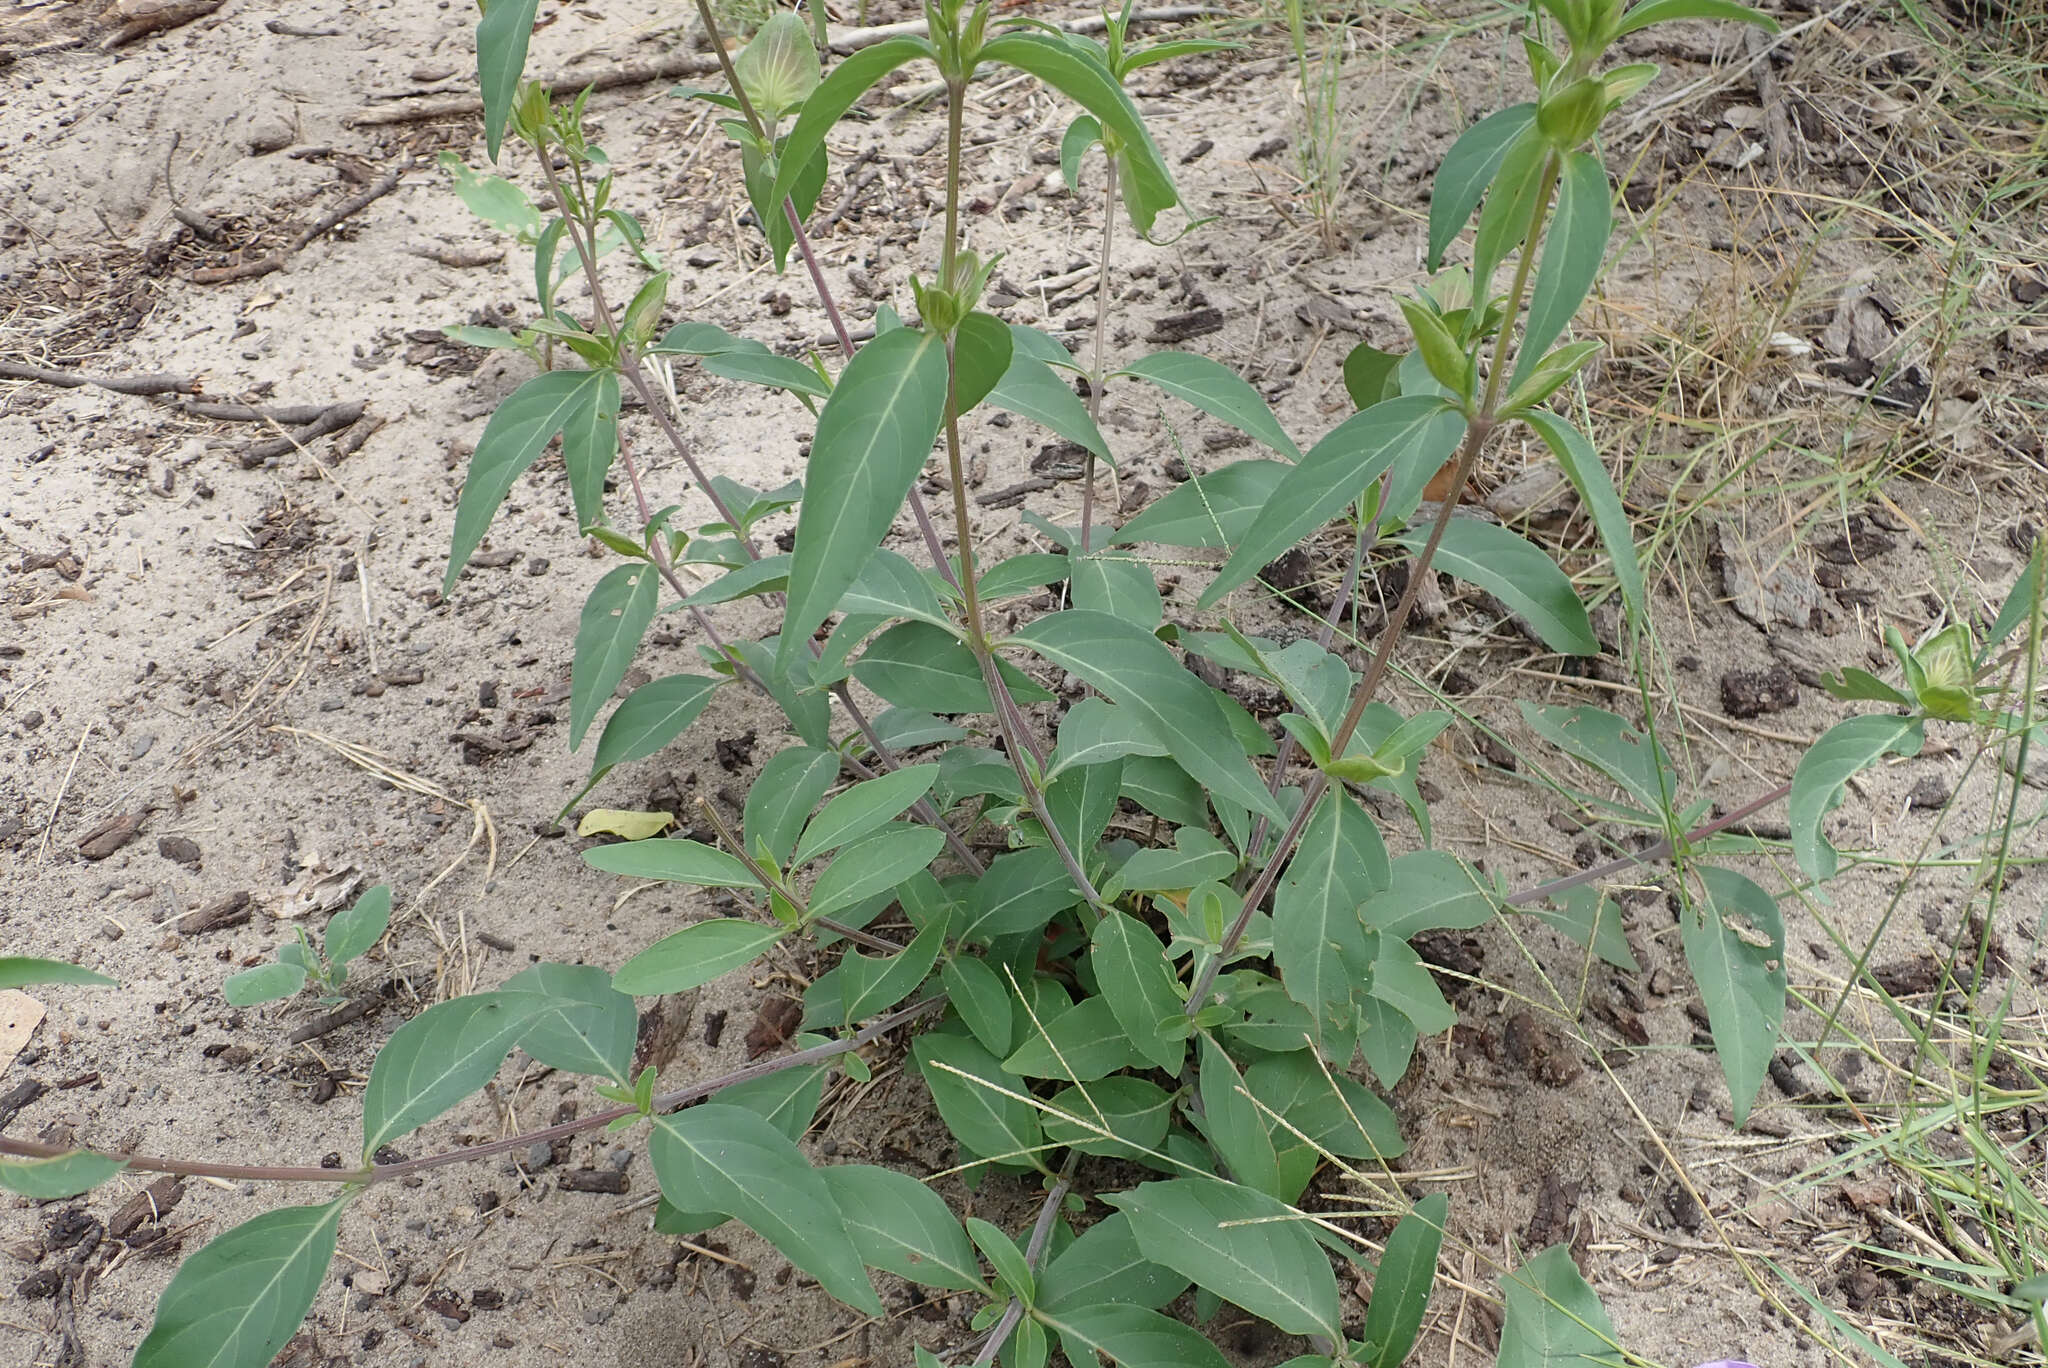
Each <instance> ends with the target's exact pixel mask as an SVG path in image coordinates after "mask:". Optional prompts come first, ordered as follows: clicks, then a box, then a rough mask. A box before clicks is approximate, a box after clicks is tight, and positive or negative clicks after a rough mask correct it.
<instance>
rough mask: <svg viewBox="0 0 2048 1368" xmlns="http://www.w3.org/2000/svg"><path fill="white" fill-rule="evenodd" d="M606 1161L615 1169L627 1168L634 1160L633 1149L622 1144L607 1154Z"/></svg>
mask: <svg viewBox="0 0 2048 1368" xmlns="http://www.w3.org/2000/svg"><path fill="white" fill-rule="evenodd" d="M604 1161H605V1162H606V1163H607V1164H610V1165H611V1166H612V1167H613V1168H615V1169H625V1168H627V1167H630V1166H631V1164H632V1162H633V1151H631V1150H629V1149H627V1148H626V1147H625V1146H624V1145H621V1146H619V1147H618V1148H616V1149H614V1150H613V1151H612V1152H611V1153H610V1154H607V1155H606V1156H605V1159H604Z"/></svg>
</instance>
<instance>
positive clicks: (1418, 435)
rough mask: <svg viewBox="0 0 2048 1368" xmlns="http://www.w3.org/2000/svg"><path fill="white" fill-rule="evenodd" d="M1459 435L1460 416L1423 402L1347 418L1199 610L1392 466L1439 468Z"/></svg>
mask: <svg viewBox="0 0 2048 1368" xmlns="http://www.w3.org/2000/svg"><path fill="white" fill-rule="evenodd" d="M1464 432H1465V420H1464V418H1463V417H1461V416H1460V415H1459V414H1458V413H1457V412H1455V411H1454V410H1452V409H1449V408H1447V407H1445V405H1444V402H1443V401H1442V400H1441V399H1435V398H1431V397H1429V396H1426V395H1403V396H1402V397H1401V398H1399V399H1389V400H1387V401H1386V402H1385V403H1383V404H1375V405H1374V406H1373V407H1371V408H1369V409H1367V410H1366V411H1365V412H1363V413H1358V414H1353V415H1352V416H1351V417H1350V418H1347V419H1345V420H1344V422H1342V423H1340V424H1339V425H1338V426H1337V428H1336V429H1335V430H1334V431H1333V432H1331V433H1330V435H1329V436H1327V437H1325V438H1323V440H1322V441H1320V442H1317V443H1316V444H1315V446H1313V447H1312V448H1310V449H1309V453H1308V455H1307V456H1305V457H1303V458H1302V461H1301V464H1300V465H1298V466H1295V467H1294V468H1293V469H1292V470H1290V471H1288V472H1287V475H1286V478H1284V479H1282V480H1281V481H1280V483H1279V485H1278V486H1277V487H1276V488H1275V489H1274V490H1273V492H1272V494H1271V495H1270V496H1269V497H1268V498H1267V500H1266V502H1265V504H1264V506H1263V507H1261V508H1260V510H1259V513H1258V516H1257V517H1256V518H1254V519H1253V521H1252V525H1251V527H1250V528H1249V529H1248V530H1247V531H1246V532H1245V534H1244V540H1243V542H1242V544H1240V545H1239V547H1238V548H1237V551H1236V553H1235V554H1233V555H1232V556H1231V558H1230V560H1229V561H1228V562H1227V563H1226V564H1225V565H1224V567H1223V571H1222V573H1221V574H1219V575H1218V576H1217V577H1216V579H1215V581H1214V582H1213V583H1212V584H1210V586H1209V588H1208V589H1207V590H1206V591H1205V592H1204V593H1203V594H1202V599H1201V606H1202V607H1204V608H1207V607H1211V606H1213V605H1214V604H1215V603H1216V602H1217V601H1218V600H1220V599H1221V598H1222V597H1223V596H1224V595H1225V594H1228V593H1229V592H1230V591H1231V590H1233V589H1235V588H1237V587H1238V586H1239V585H1241V584H1244V583H1246V582H1247V581H1249V580H1250V579H1251V578H1252V577H1253V576H1254V575H1256V574H1258V573H1259V571H1260V570H1262V569H1264V568H1265V567H1266V565H1267V564H1268V563H1269V562H1271V561H1272V560H1273V559H1274V558H1275V557H1277V556H1279V555H1280V554H1281V553H1282V552H1284V551H1286V550H1288V549H1289V548H1290V547H1292V546H1294V544H1295V543H1297V542H1299V541H1300V540H1301V539H1302V538H1304V537H1306V536H1308V535H1309V533H1311V532H1313V531H1315V530H1316V529H1317V528H1319V527H1321V526H1322V525H1323V524H1324V523H1326V522H1328V521H1329V520H1330V519H1332V518H1334V517H1336V516H1337V514H1338V513H1339V512H1341V511H1342V510H1343V509H1344V508H1346V507H1347V506H1349V505H1350V504H1352V503H1355V502H1357V500H1358V499H1359V497H1360V496H1361V495H1363V494H1364V493H1365V487H1366V486H1367V485H1368V484H1370V483H1371V482H1372V481H1374V480H1376V479H1378V478H1379V477H1380V476H1381V475H1383V474H1385V473H1386V472H1387V471H1388V470H1390V469H1392V468H1393V466H1394V464H1395V462H1397V461H1402V460H1406V459H1409V458H1410V457H1417V458H1418V459H1420V460H1422V461H1423V462H1424V463H1425V464H1429V465H1431V468H1432V469H1434V468H1435V466H1437V465H1441V464H1442V463H1443V462H1444V461H1445V460H1447V459H1449V457H1450V455H1451V453H1452V452H1453V451H1454V450H1456V448H1457V445H1458V441H1459V439H1460V438H1461V437H1462V436H1464ZM1418 453H1419V457H1418Z"/></svg>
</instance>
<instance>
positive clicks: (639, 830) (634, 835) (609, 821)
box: [576, 808, 676, 841]
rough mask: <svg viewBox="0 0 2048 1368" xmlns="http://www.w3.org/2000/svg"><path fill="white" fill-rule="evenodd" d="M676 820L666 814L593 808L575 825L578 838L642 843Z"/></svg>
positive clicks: (657, 834) (664, 829)
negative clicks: (606, 838)
mask: <svg viewBox="0 0 2048 1368" xmlns="http://www.w3.org/2000/svg"><path fill="white" fill-rule="evenodd" d="M675 822H676V819H675V818H674V817H673V816H671V815H670V814H668V813H666V812H626V811H624V810H622V809H619V808H593V809H591V810H590V811H589V812H586V813H584V814H583V820H582V821H580V822H578V823H577V824H576V834H577V835H578V836H618V837H621V838H622V839H624V840H628V841H644V840H646V839H647V838H648V837H650V836H659V835H661V833H662V832H664V831H667V830H668V829H669V828H670V827H672V826H674V825H675Z"/></svg>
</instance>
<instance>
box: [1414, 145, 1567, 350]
mask: <svg viewBox="0 0 2048 1368" xmlns="http://www.w3.org/2000/svg"><path fill="white" fill-rule="evenodd" d="M1537 119H1538V122H1539V123H1540V122H1541V121H1542V112H1541V109H1540V107H1539V109H1538V114H1537ZM1551 155H1552V153H1551V148H1550V143H1549V142H1548V140H1546V139H1545V138H1544V136H1543V130H1542V129H1541V128H1528V129H1525V130H1523V133H1522V136H1521V137H1519V138H1517V139H1516V140H1515V141H1514V142H1512V143H1510V144H1508V150H1507V155H1506V156H1504V157H1502V158H1501V163H1500V168H1499V170H1497V171H1495V172H1494V176H1493V183H1492V184H1491V185H1489V186H1488V187H1487V188H1486V203H1485V205H1484V206H1483V207H1481V209H1480V210H1479V227H1478V229H1477V230H1476V231H1475V232H1474V233H1473V235H1472V295H1473V298H1474V299H1476V300H1479V301H1481V302H1482V303H1483V302H1484V301H1485V300H1487V299H1490V298H1491V297H1492V294H1493V273H1494V271H1495V270H1496V269H1497V268H1498V267H1499V265H1500V263H1501V262H1503V261H1505V260H1507V256H1508V253H1510V252H1512V251H1514V250H1515V248H1516V247H1518V246H1520V245H1521V243H1522V240H1523V239H1524V238H1525V237H1527V236H1528V232H1529V216H1530V211H1531V209H1532V208H1533V206H1534V202H1535V199H1536V196H1537V195H1538V194H1547V193H1548V191H1547V190H1546V189H1545V187H1544V179H1543V173H1544V168H1545V167H1547V166H1548V165H1549V164H1550V158H1551ZM1439 378H1441V377H1439Z"/></svg>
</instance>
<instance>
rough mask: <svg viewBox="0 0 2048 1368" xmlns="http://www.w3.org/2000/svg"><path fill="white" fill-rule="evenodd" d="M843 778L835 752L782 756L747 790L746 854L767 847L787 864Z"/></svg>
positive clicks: (794, 751)
mask: <svg viewBox="0 0 2048 1368" xmlns="http://www.w3.org/2000/svg"><path fill="white" fill-rule="evenodd" d="M629 701H630V700H629ZM838 773H839V757H838V756H837V755H836V754H834V753H833V752H831V751H824V750H811V749H809V748H807V747H803V746H792V747H791V748H790V749H788V750H786V751H781V752H778V753H777V754H776V756H775V758H774V759H772V760H770V761H769V762H768V763H767V764H765V765H763V766H762V767H761V773H760V775H759V777H757V778H756V779H755V780H754V783H753V786H752V787H751V788H749V789H748V790H747V806H746V812H745V815H744V818H743V822H742V826H743V831H744V834H745V836H746V841H747V848H748V849H749V850H760V849H762V848H764V847H765V848H766V849H767V851H768V857H769V858H770V859H772V860H774V861H775V862H776V863H777V864H787V863H788V861H789V855H790V852H791V851H792V850H794V849H795V848H796V839H797V834H798V833H799V832H801V831H802V830H803V829H804V823H805V821H806V820H807V819H808V818H809V817H810V815H811V809H812V808H814V807H816V806H817V805H818V800H819V799H820V798H823V797H824V796H825V791H826V790H827V789H829V788H831V787H832V780H833V779H834V778H835V777H836V776H837V775H838Z"/></svg>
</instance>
